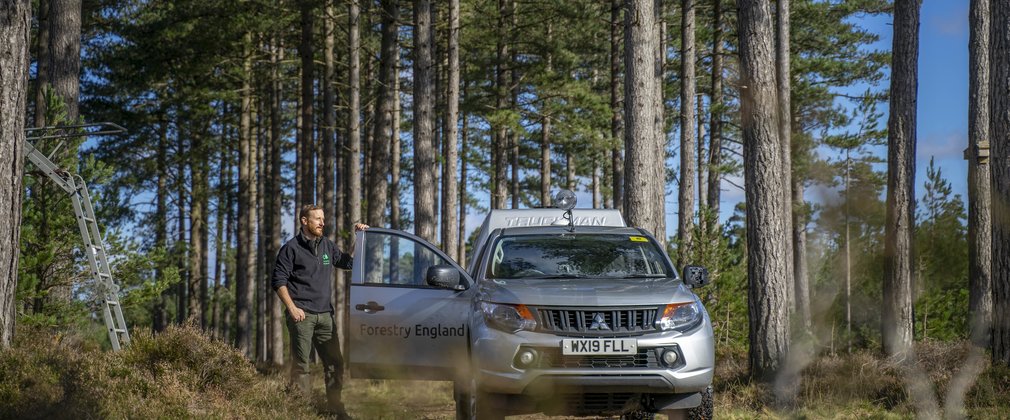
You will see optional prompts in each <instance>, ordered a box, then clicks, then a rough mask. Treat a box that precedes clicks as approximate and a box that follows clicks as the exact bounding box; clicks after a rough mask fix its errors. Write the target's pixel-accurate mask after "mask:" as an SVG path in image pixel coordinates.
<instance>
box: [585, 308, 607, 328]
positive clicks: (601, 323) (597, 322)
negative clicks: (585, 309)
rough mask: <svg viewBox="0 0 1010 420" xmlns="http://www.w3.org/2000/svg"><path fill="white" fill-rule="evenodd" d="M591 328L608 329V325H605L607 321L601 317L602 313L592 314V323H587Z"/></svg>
mask: <svg viewBox="0 0 1010 420" xmlns="http://www.w3.org/2000/svg"><path fill="white" fill-rule="evenodd" d="M589 329H591V330H608V331H609V330H610V326H609V325H607V321H606V320H605V319H603V313H602V312H597V313H596V314H594V315H593V323H592V324H591V325H589Z"/></svg>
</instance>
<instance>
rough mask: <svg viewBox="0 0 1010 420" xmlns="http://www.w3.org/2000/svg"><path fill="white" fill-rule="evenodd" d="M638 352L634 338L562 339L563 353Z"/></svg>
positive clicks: (604, 353) (636, 341) (603, 353)
mask: <svg viewBox="0 0 1010 420" xmlns="http://www.w3.org/2000/svg"><path fill="white" fill-rule="evenodd" d="M635 353H638V340H636V339H634V338H566V339H563V340H561V354H564V355H569V354H576V355H607V354H635Z"/></svg>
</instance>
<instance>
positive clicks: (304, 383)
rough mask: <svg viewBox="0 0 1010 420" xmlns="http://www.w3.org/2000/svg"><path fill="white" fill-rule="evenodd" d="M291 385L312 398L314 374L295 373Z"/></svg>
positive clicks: (293, 388)
mask: <svg viewBox="0 0 1010 420" xmlns="http://www.w3.org/2000/svg"><path fill="white" fill-rule="evenodd" d="M289 387H290V388H291V389H292V390H295V391H298V392H301V393H302V395H304V396H305V397H309V398H310V397H312V376H311V375H309V374H308V373H293V374H291V384H290V385H289Z"/></svg>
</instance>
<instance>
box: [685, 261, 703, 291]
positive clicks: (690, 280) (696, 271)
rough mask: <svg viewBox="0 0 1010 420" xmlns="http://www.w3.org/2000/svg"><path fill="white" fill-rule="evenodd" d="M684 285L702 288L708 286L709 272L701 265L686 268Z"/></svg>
mask: <svg viewBox="0 0 1010 420" xmlns="http://www.w3.org/2000/svg"><path fill="white" fill-rule="evenodd" d="M684 284H686V285H688V286H690V287H701V286H704V285H706V284H708V270H707V269H705V267H702V266H700V265H689V266H686V267H684Z"/></svg>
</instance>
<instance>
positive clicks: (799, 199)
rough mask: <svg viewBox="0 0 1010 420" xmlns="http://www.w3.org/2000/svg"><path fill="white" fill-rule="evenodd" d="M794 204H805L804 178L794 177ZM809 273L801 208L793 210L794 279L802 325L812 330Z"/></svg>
mask: <svg viewBox="0 0 1010 420" xmlns="http://www.w3.org/2000/svg"><path fill="white" fill-rule="evenodd" d="M790 190H791V191H792V194H793V200H792V202H793V206H794V208H795V206H802V205H803V180H802V179H800V178H799V177H793V179H792V188H790ZM808 276H809V274H808V273H807V219H806V214H805V212H803V211H800V210H794V211H793V281H794V282H795V285H796V286H795V287H796V313H797V315H798V317H797V320H799V322H800V326H801V327H803V328H804V329H806V330H810V326H811V325H812V324H811V322H812V318H811V314H810V278H809V277H808Z"/></svg>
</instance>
